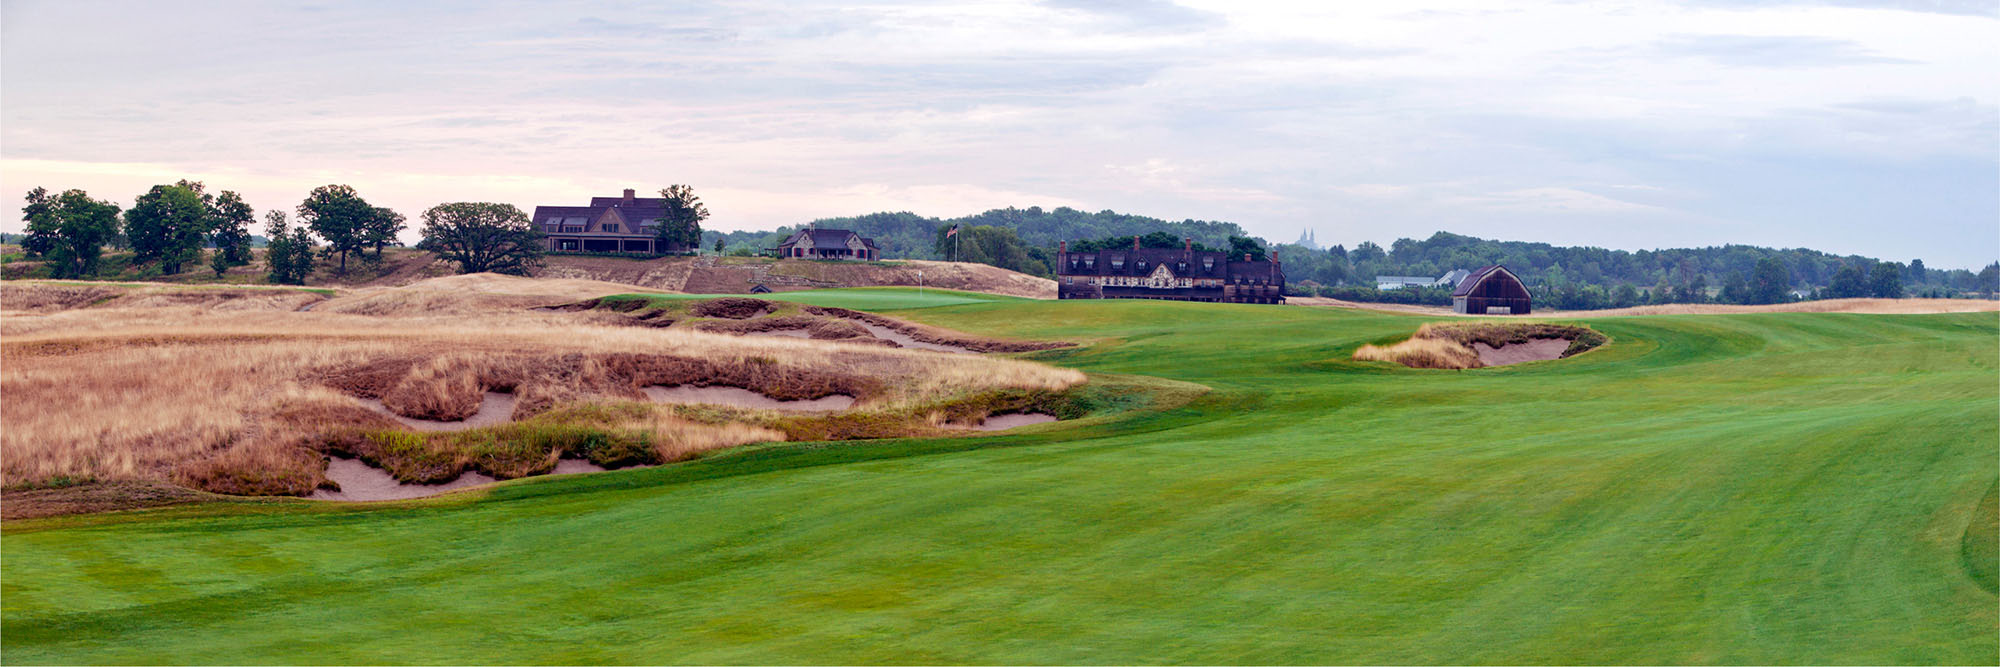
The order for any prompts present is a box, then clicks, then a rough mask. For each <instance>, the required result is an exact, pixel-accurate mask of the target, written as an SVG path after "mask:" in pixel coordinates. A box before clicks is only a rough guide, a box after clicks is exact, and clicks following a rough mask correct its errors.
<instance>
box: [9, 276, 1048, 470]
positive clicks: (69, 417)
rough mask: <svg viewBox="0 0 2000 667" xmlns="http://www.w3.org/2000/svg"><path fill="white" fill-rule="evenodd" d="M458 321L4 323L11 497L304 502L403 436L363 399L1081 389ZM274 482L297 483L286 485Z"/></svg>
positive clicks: (1000, 372)
mask: <svg viewBox="0 0 2000 667" xmlns="http://www.w3.org/2000/svg"><path fill="white" fill-rule="evenodd" d="M9 294H12V292H9ZM100 297H101V295H99V296H93V297H91V298H93V299H94V298H100ZM429 298H430V296H429V295H426V296H425V297H424V299H423V300H428V299H429ZM10 305H11V304H10ZM404 312H407V311H404ZM445 312H446V314H441V315H407V316H395V317H382V316H366V315H354V314H346V313H337V312H318V309H315V310H314V311H312V312H292V311H289V310H275V309H274V310H266V311H249V310H245V311H223V310H216V309H214V308H211V307H203V306H200V305H166V306H159V307H144V308H118V307H112V308H103V307H93V308H82V309H71V310H66V311H61V312H52V313H47V314H32V313H27V312H23V311H22V310H16V309H12V308H10V309H9V310H8V312H7V313H6V314H5V315H4V316H0V336H4V338H3V339H0V419H4V421H5V425H6V428H5V429H4V431H0V483H4V484H6V485H8V486H10V487H16V488H18V487H20V486H23V485H38V484H47V483H51V482H55V481H61V480H64V479H91V480H107V481H108V480H177V481H180V482H181V483H185V484H192V485H196V486H202V487H204V488H209V489H211V490H218V491H230V492H243V491H245V490H257V489H263V491H262V492H281V493H303V492H309V491H310V488H309V487H308V488H304V489H300V488H296V487H297V486H299V485H300V484H308V483H309V482H311V481H312V480H317V479H319V477H318V473H317V472H313V473H311V474H310V475H306V474H304V473H303V472H301V471H302V470H303V469H307V468H311V467H312V466H316V465H318V462H319V459H318V457H317V456H316V455H312V456H308V455H306V454H302V453H301V452H302V451H303V450H302V447H303V446H305V444H306V443H308V442H309V441H310V440H311V439H312V438H313V437H315V434H317V433H320V432H323V431H325V430H326V429H329V428H393V427H394V425H393V423H392V422H389V421H388V420H387V419H386V418H384V417H382V416H381V415H380V414H378V413H375V412H372V411H370V410H369V409H368V408H366V407H364V406H363V405H362V403H361V401H360V400H359V399H360V398H379V399H381V400H382V401H383V404H384V405H385V406H387V407H388V408H389V409H392V410H395V411H397V412H398V413H400V414H403V415H405V416H410V417H418V418H433V419H449V418H458V417H463V416H465V415H467V414H470V413H471V412H472V411H474V410H476V409H477V406H478V402H479V397H480V396H481V394H482V392H484V391H487V390H506V391H513V392H515V393H516V395H517V396H518V397H519V398H520V401H519V406H518V407H517V412H516V414H515V416H516V417H517V418H521V417H526V416H531V415H532V414H535V413H539V412H542V411H546V410H548V409H549V408H552V407H555V406H557V405H559V404H565V403H570V402H576V401H585V402H587V401H600V400H633V401H636V400H643V398H644V397H643V394H640V393H639V391H638V389H639V387H640V386H643V385H644V384H648V383H687V382H691V383H698V384H710V383H717V384H737V385H741V386H746V388H750V389H753V390H757V391H763V392H765V393H767V394H771V395H773V396H774V397H779V398H812V397H816V396H823V395H827V394H830V393H854V394H856V395H857V397H858V398H859V399H860V401H861V402H860V405H859V407H862V408H866V409H896V408H904V407H907V406H911V405H917V404H923V403H925V402H931V401H936V400H938V399H939V398H940V397H946V396H952V395H965V394H971V393H976V392H981V391H989V390H993V389H1024V390H1061V389H1064V388H1067V387H1070V386H1074V385H1076V384H1079V383H1081V382H1083V380H1084V377H1083V375H1082V374H1081V373H1078V372H1076V371H1073V370H1067V369H1058V368H1052V367H1048V366H1043V365H1040V364H1035V363H1030V362H1025V361H1019V360H1011V359H999V358H983V357H973V356H970V355H945V354H937V353H930V352H921V351H911V350H901V349H892V348H877V347H867V346H859V345H847V344H837V343H827V342H821V341H812V340H806V339H792V338H762V337H758V338H752V337H738V336H729V335H721V334H711V333H704V332H699V331H688V330H677V329H669V330H660V329H648V328H639V327H629V326H626V327H609V326H599V325H595V324H592V323H591V320H590V319H588V317H586V316H588V315H590V314H588V313H578V314H568V313H550V312H528V311H519V310H508V311H492V312H474V313H469V314H468V313H464V312H463V309H458V308H449V309H445ZM647 419H650V420H651V421H650V422H647V423H649V424H651V426H647V425H645V424H626V425H624V426H622V427H621V428H653V429H654V430H655V431H657V433H658V435H659V437H658V438H656V439H655V442H658V443H663V444H662V445H661V446H663V447H667V448H670V449H672V450H673V451H672V452H668V451H665V450H662V452H661V454H662V455H663V457H664V458H667V459H668V460H671V459H672V458H675V457H680V456H684V455H686V454H687V453H689V452H697V451H702V450H703V449H707V448H712V447H715V446H730V445H735V444H740V443H742V442H745V441H746V440H745V439H746V438H766V437H768V436H771V435H772V434H773V433H772V432H770V431H766V430H762V429H758V428H754V427H748V426H745V427H740V428H721V427H717V428H710V427H709V426H714V425H707V426H703V427H700V428H696V427H694V426H690V425H689V423H688V422H685V421H676V420H671V419H668V418H666V417H665V416H655V417H648V418H647ZM261 471H278V472H281V473H282V472H285V471H290V473H292V475H291V476H290V477H285V478H284V479H282V480H278V481H273V480H270V479H263V478H261V477H260V475H262V474H263V473H262V472H261ZM281 476H282V475H281ZM301 476H303V478H304V479H305V481H300V478H301ZM274 485H275V487H278V490H276V491H273V490H272V488H273V487H274ZM288 485H289V486H288Z"/></svg>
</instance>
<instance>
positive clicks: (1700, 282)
mask: <svg viewBox="0 0 2000 667" xmlns="http://www.w3.org/2000/svg"><path fill="white" fill-rule="evenodd" d="M1681 303H1708V277H1707V276H1703V275H1700V274H1696V275H1695V277H1694V282H1691V283H1688V284H1687V285H1686V286H1684V287H1682V288H1681Z"/></svg>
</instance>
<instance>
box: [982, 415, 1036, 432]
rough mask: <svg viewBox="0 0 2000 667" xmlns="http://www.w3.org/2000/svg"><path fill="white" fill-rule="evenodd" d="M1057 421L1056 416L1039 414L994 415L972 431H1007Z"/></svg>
mask: <svg viewBox="0 0 2000 667" xmlns="http://www.w3.org/2000/svg"><path fill="white" fill-rule="evenodd" d="M1055 420H1056V416H1055V415H1047V414H1042V413H1039V412H1017V413H1014V414H1011V415H993V416H991V417H987V418H986V421H984V422H982V423H980V424H979V425H978V426H974V427H972V430H975V431H1005V430H1007V429H1010V428H1018V427H1021V426H1027V425H1030V424H1047V423H1050V422H1053V421H1055Z"/></svg>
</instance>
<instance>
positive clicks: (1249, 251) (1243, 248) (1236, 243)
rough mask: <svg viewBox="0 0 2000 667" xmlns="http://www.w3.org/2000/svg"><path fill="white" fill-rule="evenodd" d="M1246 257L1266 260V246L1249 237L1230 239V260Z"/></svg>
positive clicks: (1232, 237)
mask: <svg viewBox="0 0 2000 667" xmlns="http://www.w3.org/2000/svg"><path fill="white" fill-rule="evenodd" d="M1244 255H1249V256H1250V258H1251V259H1255V260H1262V259H1264V244H1262V243H1259V242H1257V239H1255V238H1252V237H1248V236H1231V237H1229V259H1231V260H1234V259H1236V258H1238V257H1242V256H1244Z"/></svg>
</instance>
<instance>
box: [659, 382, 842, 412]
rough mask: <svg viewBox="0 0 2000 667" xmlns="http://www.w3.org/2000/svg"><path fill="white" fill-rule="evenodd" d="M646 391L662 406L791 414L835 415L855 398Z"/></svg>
mask: <svg viewBox="0 0 2000 667" xmlns="http://www.w3.org/2000/svg"><path fill="white" fill-rule="evenodd" d="M643 391H645V392H646V396H647V397H649V398H652V399H653V400H655V401H659V402H661V403H706V404H709V405H727V406H730V407H737V408H753V409H758V410H785V411H791V412H832V411H835V410H846V409H848V408H851V407H854V397H853V396H845V395H841V394H834V395H832V396H826V397H823V398H815V399H812V400H809V401H780V400H778V399H775V398H771V397H769V396H765V395H763V394H759V393H757V392H754V391H750V390H748V389H741V388H737V387H690V386H687V385H676V386H672V387H664V386H660V385H654V386H651V387H646V388H645V389H644V390H643Z"/></svg>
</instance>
